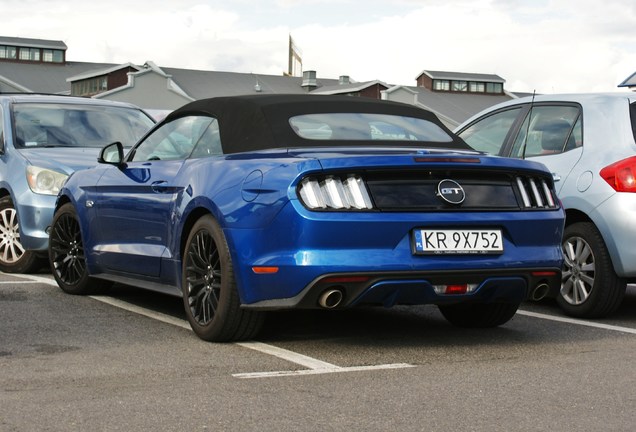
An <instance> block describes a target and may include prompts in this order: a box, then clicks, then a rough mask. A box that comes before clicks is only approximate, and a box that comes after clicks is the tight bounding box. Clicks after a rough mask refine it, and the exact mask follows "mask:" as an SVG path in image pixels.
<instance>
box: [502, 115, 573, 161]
mask: <svg viewBox="0 0 636 432" xmlns="http://www.w3.org/2000/svg"><path fill="white" fill-rule="evenodd" d="M580 111H581V110H580V108H579V107H578V106H553V105H550V106H534V107H532V108H531V109H530V110H529V111H528V114H527V115H526V118H525V120H524V122H523V124H522V125H521V127H520V128H519V133H518V134H517V137H516V139H515V142H514V144H513V147H512V152H511V154H510V156H512V157H516V158H523V157H530V156H539V155H550V154H558V153H563V152H564V151H568V150H571V149H573V148H576V147H580V146H581V145H582V144H583V138H582V125H581V120H580V119H579V117H580Z"/></svg>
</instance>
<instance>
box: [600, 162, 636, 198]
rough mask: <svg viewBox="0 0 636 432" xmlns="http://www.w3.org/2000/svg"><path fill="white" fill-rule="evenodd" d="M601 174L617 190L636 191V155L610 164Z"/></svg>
mask: <svg viewBox="0 0 636 432" xmlns="http://www.w3.org/2000/svg"><path fill="white" fill-rule="evenodd" d="M599 174H600V176H601V177H602V178H603V179H604V180H605V181H606V182H607V183H608V184H609V185H610V186H611V187H612V188H613V189H614V190H615V191H616V192H636V156H632V157H628V158H627V159H623V160H620V161H618V162H615V163H613V164H611V165H608V166H606V167H605V168H603V169H602V170H601V172H600V173H599Z"/></svg>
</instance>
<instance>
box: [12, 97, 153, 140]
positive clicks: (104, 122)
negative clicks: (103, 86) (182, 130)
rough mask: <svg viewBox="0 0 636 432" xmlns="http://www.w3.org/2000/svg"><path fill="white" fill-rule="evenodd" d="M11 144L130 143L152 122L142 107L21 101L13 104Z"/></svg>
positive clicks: (141, 134) (137, 138) (147, 128)
mask: <svg viewBox="0 0 636 432" xmlns="http://www.w3.org/2000/svg"><path fill="white" fill-rule="evenodd" d="M13 115H14V121H15V145H16V147H18V148H33V147H103V146H105V145H107V144H110V143H113V142H115V141H119V142H121V143H122V144H123V145H124V146H125V147H131V146H132V145H133V144H135V143H136V142H137V140H139V138H141V137H142V136H143V134H145V133H146V132H147V131H148V130H149V129H150V128H151V127H152V125H153V124H154V123H153V121H152V120H151V119H150V117H148V116H147V115H146V114H145V113H144V112H143V111H141V110H139V109H135V108H127V107H121V106H104V105H102V106H92V105H88V104H86V105H82V104H76V105H71V104H53V103H23V104H22V103H21V104H15V105H14V106H13Z"/></svg>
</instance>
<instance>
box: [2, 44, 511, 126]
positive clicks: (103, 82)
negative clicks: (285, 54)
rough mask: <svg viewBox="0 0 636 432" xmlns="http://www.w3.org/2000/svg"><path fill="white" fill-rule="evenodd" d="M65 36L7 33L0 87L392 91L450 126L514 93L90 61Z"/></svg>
mask: <svg viewBox="0 0 636 432" xmlns="http://www.w3.org/2000/svg"><path fill="white" fill-rule="evenodd" d="M66 49H67V47H66V44H64V43H63V42H61V41H47V40H40V39H25V38H8V37H0V92H32V93H52V94H71V95H75V96H85V97H93V98H100V99H108V100H116V101H122V102H130V103H133V104H135V105H138V106H140V107H142V108H145V109H148V110H160V111H163V110H173V109H175V108H178V107H180V106H182V105H183V104H185V103H187V102H190V101H193V100H196V99H203V98H209V97H215V96H233V95H244V94H254V93H264V94H267V93H288V94H289V93H291V94H293V93H311V94H323V95H336V94H337V95H350V96H354V97H371V98H376V99H388V100H395V101H400V102H405V103H409V104H413V105H416V106H420V107H422V108H425V109H428V110H430V111H433V112H434V113H435V114H437V115H438V116H439V117H440V119H441V120H442V121H443V122H444V123H445V124H446V125H448V126H449V127H450V128H453V127H455V126H456V125H458V124H459V123H461V122H462V121H463V120H465V119H466V118H468V117H469V116H471V115H473V114H475V113H476V112H478V111H480V110H482V109H484V108H487V107H489V106H492V105H494V104H496V103H499V102H501V101H503V100H508V99H510V98H513V97H515V96H514V95H513V94H512V93H509V92H507V91H506V90H505V89H504V84H505V80H504V79H503V78H501V77H500V76H498V75H491V74H468V73H461V72H445V71H430V70H424V71H422V72H421V73H420V74H419V75H418V76H417V77H416V85H415V86H409V85H393V84H387V83H385V82H383V81H380V80H374V81H365V82H356V81H355V80H353V79H351V78H349V77H348V76H347V75H342V76H340V77H339V78H338V79H329V78H320V77H318V76H317V73H316V71H311V70H310V71H303V76H302V77H296V76H289V75H280V76H274V75H264V74H258V73H237V72H219V71H205V70H192V69H180V68H173V67H160V66H158V65H156V64H155V63H154V62H152V61H147V62H146V63H144V64H143V65H136V64H133V63H123V64H112V63H87V62H71V61H67V60H66Z"/></svg>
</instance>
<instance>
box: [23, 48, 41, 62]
mask: <svg viewBox="0 0 636 432" xmlns="http://www.w3.org/2000/svg"><path fill="white" fill-rule="evenodd" d="M20 60H28V61H40V49H39V48H20Z"/></svg>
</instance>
